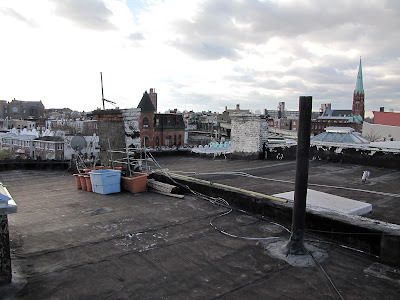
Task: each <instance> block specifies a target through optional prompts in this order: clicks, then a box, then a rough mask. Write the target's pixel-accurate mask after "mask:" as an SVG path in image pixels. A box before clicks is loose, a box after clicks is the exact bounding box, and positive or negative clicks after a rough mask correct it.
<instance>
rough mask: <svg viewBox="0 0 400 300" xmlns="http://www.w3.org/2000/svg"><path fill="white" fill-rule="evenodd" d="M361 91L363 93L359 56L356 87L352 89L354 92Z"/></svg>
mask: <svg viewBox="0 0 400 300" xmlns="http://www.w3.org/2000/svg"><path fill="white" fill-rule="evenodd" d="M357 93H360V94H361V93H363V94H364V84H363V75H362V67H361V57H360V66H359V67H358V75H357V83H356V89H355V90H354V94H357Z"/></svg>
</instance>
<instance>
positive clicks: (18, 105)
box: [0, 99, 45, 119]
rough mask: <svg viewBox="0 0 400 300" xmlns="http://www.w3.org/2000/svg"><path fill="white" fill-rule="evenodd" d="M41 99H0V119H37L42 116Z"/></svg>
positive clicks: (43, 111)
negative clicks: (8, 100) (9, 100)
mask: <svg viewBox="0 0 400 300" xmlns="http://www.w3.org/2000/svg"><path fill="white" fill-rule="evenodd" d="M44 114H45V108H44V105H43V103H42V101H21V100H16V99H13V100H12V101H11V102H7V101H5V100H2V101H0V119H29V118H33V119H38V118H42V117H44Z"/></svg>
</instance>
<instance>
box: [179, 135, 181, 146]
mask: <svg viewBox="0 0 400 300" xmlns="http://www.w3.org/2000/svg"><path fill="white" fill-rule="evenodd" d="M178 145H179V146H180V145H182V136H181V135H179V137H178Z"/></svg>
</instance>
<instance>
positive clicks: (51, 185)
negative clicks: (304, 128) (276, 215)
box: [0, 157, 400, 299]
mask: <svg viewBox="0 0 400 300" xmlns="http://www.w3.org/2000/svg"><path fill="white" fill-rule="evenodd" d="M158 162H159V163H160V164H161V166H162V167H163V168H164V167H165V168H169V169H170V170H171V171H172V170H174V171H182V172H199V173H200V172H201V173H210V172H218V171H238V170H240V171H241V172H246V173H250V172H252V173H251V174H254V175H255V176H260V177H263V176H265V177H268V178H274V179H281V180H289V179H290V180H292V176H293V174H294V165H293V163H292V162H267V161H227V160H210V159H202V158H193V157H165V158H159V159H158ZM363 169H364V168H363V167H358V166H351V165H345V166H344V165H336V164H329V163H328V164H323V163H318V164H315V165H313V164H312V166H311V169H310V175H311V176H310V182H315V183H321V184H322V183H323V182H325V184H326V183H327V182H329V185H343V184H345V186H351V187H357V188H360V189H371V190H382V191H385V188H384V186H385V185H390V182H391V183H392V184H393V183H394V182H396V179H395V178H399V172H398V171H393V170H392V171H388V170H380V169H370V172H371V179H370V180H371V181H369V182H371V183H370V184H369V183H368V181H367V183H366V184H365V185H361V184H358V183H357V182H358V181H361V173H360V172H361V171H362V170H363ZM359 173H360V174H359ZM322 175H324V176H322ZM355 175H357V176H355ZM200 176H204V177H206V176H213V177H207V179H210V180H211V179H212V180H221V181H224V183H225V184H229V185H235V184H237V185H240V186H242V187H245V188H247V189H250V190H252V189H254V190H257V191H259V192H266V193H267V194H271V195H272V194H276V193H280V192H285V191H290V190H292V189H293V188H294V186H292V185H291V184H290V183H284V182H270V181H268V180H262V179H255V178H243V177H242V178H240V177H237V176H233V175H231V176H222V175H200ZM374 176H375V177H374ZM321 177H324V178H326V180H325V181H323V180H322V179H321ZM293 178H294V177H293ZM374 178H375V180H376V181H374ZM393 178H394V179H393ZM327 180H328V181H327ZM0 181H1V182H2V183H3V184H4V185H5V186H6V187H7V188H8V190H9V192H10V193H11V195H12V196H13V198H14V199H15V201H16V202H17V204H18V213H16V214H11V215H9V218H8V219H9V230H10V240H11V257H12V268H13V282H12V283H11V284H10V285H3V286H0V298H5V299H7V298H8V299H19V298H20V299H46V298H57V299H58V298H60V299H70V298H71V299H77V298H79V299H89V298H90V299H91V298H94V299H106V298H107V299H110V298H112V299H114V298H117V299H132V298H134V299H159V298H166V299H188V298H190V299H192V298H194V299H196V298H197V299H215V298H217V299H260V298H263V299H269V298H271V299H274V298H276V299H288V298H289V299H290V298H293V299H294V298H296V299H299V298H307V299H339V295H338V294H337V292H336V291H335V289H334V287H333V286H332V285H331V284H330V282H329V280H328V278H327V277H326V275H325V273H324V272H326V274H328V276H329V279H330V280H331V281H332V282H333V283H334V285H335V287H336V288H337V289H338V291H339V293H340V294H341V295H342V296H343V297H344V298H345V299H354V298H356V299H363V298H364V299H382V298H385V299H398V298H399V297H400V288H399V287H400V283H399V281H400V280H399V277H400V276H399V273H398V270H397V269H395V268H393V267H392V266H387V265H383V264H381V263H379V262H377V260H376V259H375V258H374V257H371V256H367V255H365V254H362V253H359V252H356V251H351V250H348V249H345V248H343V247H340V246H339V245H336V244H330V243H326V242H325V241H315V240H314V241H313V242H311V241H310V242H308V244H309V245H312V246H314V247H317V248H318V249H320V250H321V251H323V252H325V253H326V255H325V259H324V260H323V261H321V262H320V264H321V267H322V268H323V270H324V271H323V270H322V269H321V267H320V266H318V265H317V264H316V265H315V266H312V267H305V268H300V267H294V266H292V265H291V264H289V263H287V262H285V261H284V260H281V259H279V258H276V257H275V256H274V255H272V254H271V252H270V251H269V250H268V249H269V248H270V247H271V246H273V245H274V243H277V242H282V241H285V240H288V238H289V234H288V232H287V231H286V230H285V228H283V227H282V226H279V225H277V224H276V223H272V222H270V221H269V220H265V219H264V220H261V219H259V218H256V217H255V216H250V215H246V214H243V213H240V212H236V211H233V212H231V213H229V214H226V215H222V216H221V214H222V213H225V212H226V211H227V209H226V208H223V207H220V206H216V205H213V204H211V203H210V202H208V201H205V200H202V199H200V198H197V197H194V196H190V195H185V197H184V198H183V199H178V198H173V197H167V196H164V195H160V194H155V193H150V192H145V193H140V194H136V195H133V194H130V193H127V192H122V193H118V194H111V195H100V194H95V193H89V192H86V191H82V190H77V189H76V188H75V183H74V178H73V176H72V175H71V174H69V173H65V172H61V171H32V170H22V171H21V170H18V171H5V172H0ZM374 182H375V184H374ZM380 182H382V184H383V185H384V186H381V185H380ZM397 182H398V180H397ZM239 183H240V184H239ZM321 189H322V188H321ZM393 189H395V188H393ZM323 191H325V190H323ZM331 191H335V193H336V191H337V190H336V189H335V190H331ZM392 192H393V191H392ZM340 193H350V191H347V190H343V191H342V190H340ZM340 195H343V194H340ZM352 195H353V194H352ZM357 195H358V194H357ZM359 195H360V196H358V199H363V200H365V201H374V202H375V203H377V201H378V200H379V199H381V200H382V199H387V200H386V201H381V202H382V203H381V205H382V210H381V211H382V212H384V211H388V214H393V217H392V218H393V219H396V218H395V217H394V216H395V212H394V213H393V212H391V211H390V210H391V209H388V208H386V209H384V208H383V207H384V205H389V204H391V202H393V201H395V200H394V199H392V198H390V197H386V198H385V197H382V196H377V195H374V194H368V193H359ZM344 196H346V195H344ZM353 198H354V196H353ZM397 199H398V198H397ZM373 210H374V208H373ZM397 215H398V214H397ZM389 219H390V218H389ZM210 222H212V224H213V225H214V226H215V227H217V228H218V230H217V229H215V228H214V227H212V226H210ZM220 230H223V231H224V232H225V234H223V233H221V232H220ZM227 233H228V234H230V235H231V236H228V235H227ZM232 235H234V236H237V237H232ZM238 237H241V238H238ZM256 237H257V238H264V239H258V240H257V239H252V238H256ZM271 238H273V239H271ZM307 238H308V239H310V240H313V238H312V237H307ZM312 251H313V250H312Z"/></svg>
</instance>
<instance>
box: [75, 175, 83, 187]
mask: <svg viewBox="0 0 400 300" xmlns="http://www.w3.org/2000/svg"><path fill="white" fill-rule="evenodd" d="M74 178H75V184H76V188H77V189H82V185H81V180H80V178H79V174H74Z"/></svg>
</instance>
